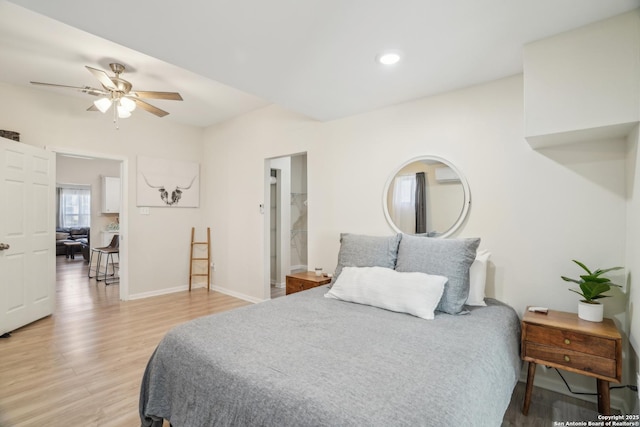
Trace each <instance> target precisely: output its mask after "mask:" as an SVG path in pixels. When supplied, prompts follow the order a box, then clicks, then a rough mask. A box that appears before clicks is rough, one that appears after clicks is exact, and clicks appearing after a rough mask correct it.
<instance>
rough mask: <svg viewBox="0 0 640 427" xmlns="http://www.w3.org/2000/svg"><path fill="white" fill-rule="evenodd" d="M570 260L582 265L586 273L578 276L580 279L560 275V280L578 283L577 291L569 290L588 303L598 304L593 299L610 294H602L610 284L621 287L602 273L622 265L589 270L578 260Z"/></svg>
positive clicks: (617, 268)
mask: <svg viewBox="0 0 640 427" xmlns="http://www.w3.org/2000/svg"><path fill="white" fill-rule="evenodd" d="M572 261H573V262H575V263H576V264H578V265H579V266H580V267H582V269H583V270H584V271H586V272H587V274H584V275H582V276H580V279H571V278H569V277H565V276H560V277H562V280H564V281H565V282H573V283H577V284H578V285H580V290H579V291H578V290H576V289H569V290H570V291H572V292H575V293H577V294H578V295H580V296H582V298H583V301H584V302H587V303H589V304H599V302H598V301H595V300H597V299H600V298H605V297H608V296H610V295H602V294H604V293H605V292H607V291H609V290H610V289H611V286H617V287H621V286H620V285H616V284H615V283H612V282H611V279H609V278H607V277H602V275H603V274H605V273H608V272H610V271H614V270H621V269H622V268H623V267H611V268H605V269H604V270H601V269H597V270H595V271H591V270H589V269H588V268H587V267H586V266H585V265H584V264H583V263H581V262H580V261H576V260H575V259H574V260H572Z"/></svg>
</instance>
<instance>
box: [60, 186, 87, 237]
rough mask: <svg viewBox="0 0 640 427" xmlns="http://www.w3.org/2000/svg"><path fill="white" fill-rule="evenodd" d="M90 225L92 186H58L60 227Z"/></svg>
mask: <svg viewBox="0 0 640 427" xmlns="http://www.w3.org/2000/svg"><path fill="white" fill-rule="evenodd" d="M90 225H91V189H90V187H89V186H86V187H84V186H73V187H66V186H64V187H58V227H60V228H68V227H89V226H90Z"/></svg>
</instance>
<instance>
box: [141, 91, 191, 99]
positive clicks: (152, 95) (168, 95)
mask: <svg viewBox="0 0 640 427" xmlns="http://www.w3.org/2000/svg"><path fill="white" fill-rule="evenodd" d="M132 94H133V95H134V96H137V97H138V98H148V99H168V100H171V101H182V96H180V94H179V93H178V92H153V91H151V92H150V91H145V90H137V91H135V92H132Z"/></svg>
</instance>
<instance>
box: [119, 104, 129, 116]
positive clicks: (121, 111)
mask: <svg viewBox="0 0 640 427" xmlns="http://www.w3.org/2000/svg"><path fill="white" fill-rule="evenodd" d="M129 117H131V111H129V110H127V109H126V108H125V107H123V106H122V105H118V118H119V119H128V118H129Z"/></svg>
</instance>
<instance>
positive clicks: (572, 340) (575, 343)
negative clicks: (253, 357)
mask: <svg viewBox="0 0 640 427" xmlns="http://www.w3.org/2000/svg"><path fill="white" fill-rule="evenodd" d="M525 340H526V341H529V342H531V341H533V342H535V343H538V344H544V345H549V346H553V347H559V348H562V349H566V350H572V351H577V352H580V353H586V354H591V355H594V356H600V357H603V358H608V359H615V358H616V351H617V349H616V342H615V340H611V339H607V338H602V337H597V336H593V335H587V334H582V333H580V332H574V331H569V330H562V329H557V328H550V327H546V326H538V325H530V324H529V325H526V338H525ZM614 376H615V375H614Z"/></svg>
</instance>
